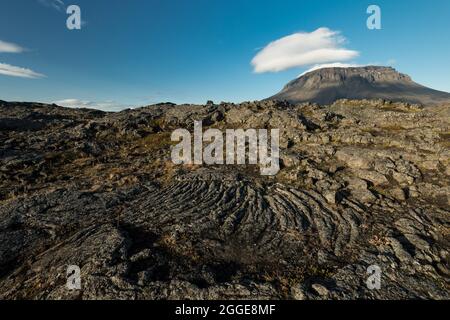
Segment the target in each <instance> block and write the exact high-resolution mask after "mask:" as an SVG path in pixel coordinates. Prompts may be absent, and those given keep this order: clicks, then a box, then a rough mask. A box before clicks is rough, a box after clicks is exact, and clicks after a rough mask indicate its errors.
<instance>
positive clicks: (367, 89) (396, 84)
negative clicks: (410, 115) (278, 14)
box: [269, 66, 450, 105]
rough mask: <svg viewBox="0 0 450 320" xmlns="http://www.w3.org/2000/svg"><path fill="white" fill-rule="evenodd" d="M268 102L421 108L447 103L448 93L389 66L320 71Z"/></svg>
mask: <svg viewBox="0 0 450 320" xmlns="http://www.w3.org/2000/svg"><path fill="white" fill-rule="evenodd" d="M269 99H274V100H287V101H289V102H291V103H301V102H315V103H319V104H331V103H333V102H334V101H336V100H339V99H385V100H390V101H403V102H409V103H417V104H422V105H436V104H441V103H448V102H450V94H449V93H447V92H442V91H437V90H433V89H430V88H427V87H425V86H422V85H420V84H417V83H415V82H414V81H412V79H411V78H410V77H409V76H407V75H405V74H402V73H399V72H397V71H396V70H395V69H393V68H390V67H377V66H367V67H354V68H324V69H319V70H315V71H311V72H309V73H306V74H304V75H302V76H301V77H299V78H297V79H295V80H293V81H291V82H289V83H288V84H287V85H286V86H285V87H284V88H283V90H282V91H281V92H279V93H278V94H276V95H274V96H272V97H271V98H269Z"/></svg>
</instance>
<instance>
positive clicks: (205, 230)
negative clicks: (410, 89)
mask: <svg viewBox="0 0 450 320" xmlns="http://www.w3.org/2000/svg"><path fill="white" fill-rule="evenodd" d="M449 115H450V113H449V107H448V106H441V107H430V108H426V109H423V108H421V107H419V106H414V105H409V104H404V103H390V102H385V101H368V100H367V101H349V100H342V101H338V102H336V103H334V104H332V105H329V106H319V105H315V104H300V105H291V104H288V103H285V102H276V101H265V102H248V103H242V104H239V105H234V104H227V103H222V104H220V105H214V104H212V103H209V104H208V105H206V106H196V105H179V106H175V105H172V104H160V105H154V106H148V107H144V108H140V109H135V110H126V111H123V112H119V113H104V112H99V111H92V110H78V109H66V108H61V107H58V106H55V105H42V104H32V103H29V104H21V103H6V102H1V103H0V298H1V299H19V298H27V299H28V298H29V299H60V298H68V299H106V298H113V299H181V298H191V299H230V298H251V299H256V298H260V299H269V298H270V299H355V298H374V299H410V298H425V299H448V298H449V297H450V296H449V274H450V271H449V270H450V267H449V240H450V239H449V227H450V216H449V211H448V208H449V202H448V200H449V199H448V195H449V186H450V184H449V179H450V171H449V159H450V157H449V154H450V145H449V139H450V135H449V132H450V130H449V121H450V120H449V119H450V117H449ZM194 120H203V124H204V127H205V128H206V127H215V128H221V129H225V128H244V129H245V128H280V129H281V135H280V139H281V160H282V170H281V171H280V172H279V173H278V175H276V176H275V177H263V176H260V175H259V170H258V168H257V167H256V166H254V165H253V166H251V165H241V166H237V165H235V166H226V165H223V166H206V165H205V166H199V165H197V166H194V165H192V166H175V165H173V164H172V162H171V160H170V147H171V142H170V133H171V132H172V130H174V129H176V128H192V126H193V121H194ZM68 265H78V266H80V268H81V277H82V278H81V279H82V289H81V290H80V291H69V290H68V289H67V288H66V269H67V266H68ZM370 265H378V266H379V267H380V268H381V270H382V278H381V280H382V282H381V289H380V290H370V289H368V287H367V286H366V280H367V277H368V274H367V268H368V267H369V266H370Z"/></svg>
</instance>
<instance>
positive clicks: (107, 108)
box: [52, 99, 129, 111]
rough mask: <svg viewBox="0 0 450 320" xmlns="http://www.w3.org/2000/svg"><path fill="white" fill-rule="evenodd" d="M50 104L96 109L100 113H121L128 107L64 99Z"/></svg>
mask: <svg viewBox="0 0 450 320" xmlns="http://www.w3.org/2000/svg"><path fill="white" fill-rule="evenodd" d="M52 103H54V104H57V105H59V106H63V107H66V108H87V109H97V110H102V111H121V110H124V109H126V108H129V107H128V106H125V105H123V104H119V103H117V102H115V101H101V102H94V101H86V100H80V99H64V100H59V101H53V102H52Z"/></svg>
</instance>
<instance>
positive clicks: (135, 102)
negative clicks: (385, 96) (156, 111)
mask: <svg viewBox="0 0 450 320" xmlns="http://www.w3.org/2000/svg"><path fill="white" fill-rule="evenodd" d="M62 1H64V2H65V3H64V4H63V3H62ZM70 4H77V5H79V6H80V8H81V14H82V19H83V21H85V23H84V24H83V26H82V29H81V30H68V29H67V28H66V19H67V17H68V15H67V14H66V13H65V10H66V7H67V6H68V5H70ZM370 4H376V5H378V6H379V7H380V8H381V12H382V29H381V30H369V29H368V28H367V27H366V20H367V17H368V15H367V13H366V9H367V7H368V6H369V5H370ZM319 28H327V29H320V30H328V31H329V33H330V34H331V35H329V37H330V39H328V40H330V41H331V42H333V41H338V40H337V39H338V38H339V37H340V38H345V40H346V41H345V43H341V42H339V43H337V42H336V43H335V46H336V48H334V49H337V50H338V49H342V50H347V51H348V52H354V53H357V55H356V54H355V55H353V56H351V57H350V58H346V61H338V60H336V61H333V62H345V63H354V64H378V65H393V66H394V67H395V68H396V69H397V70H399V71H400V72H403V73H407V74H409V75H410V76H412V78H413V79H414V80H415V81H417V82H419V83H421V84H424V85H427V86H430V87H432V88H435V89H439V90H444V91H448V92H450V77H449V74H450V59H449V58H448V57H449V56H450V41H449V40H450V1H448V0H433V1H424V0H398V1H391V0H386V1H380V0H374V1H363V0H362V1H357V0H340V1H306V0H304V1H302V0H295V1H290V0H289V1H283V0H279V1H266V0H226V1H225V0H223V1H222V0H176V1H175V0H128V1H122V0H72V1H70V3H69V2H68V0H2V1H1V2H0V41H2V42H0V66H1V64H3V67H4V68H11V66H12V67H20V68H25V69H29V70H27V71H25V72H28V75H30V74H31V75H32V78H24V77H18V76H11V75H5V74H0V99H2V100H10V101H18V100H20V101H42V102H53V101H73V102H74V103H75V102H79V103H84V104H86V106H100V107H102V108H106V109H108V108H110V109H117V108H120V107H123V106H139V105H146V104H151V103H156V102H160V101H172V102H175V103H185V102H186V103H188V102H189V103H204V102H206V100H209V99H211V100H214V101H216V102H220V101H232V102H240V101H246V100H258V99H262V98H266V97H268V96H270V95H272V94H274V93H276V92H277V91H279V90H280V89H281V87H282V86H283V85H284V84H285V83H287V82H288V81H290V80H292V79H293V78H295V77H297V76H298V75H299V74H301V73H302V72H304V71H305V70H307V69H309V68H310V67H312V66H313V65H314V64H315V63H311V64H310V65H304V64H302V63H299V64H298V65H296V66H291V67H287V68H285V69H283V70H282V71H278V72H274V71H275V70H270V67H264V66H263V65H264V63H266V62H265V61H262V62H261V66H260V71H261V70H263V71H262V72H255V69H257V68H256V66H255V65H252V64H251V61H252V60H253V59H254V58H255V56H257V55H258V53H261V50H263V49H264V48H265V47H266V46H267V45H268V44H269V43H271V42H274V41H276V40H279V39H291V38H285V37H288V36H290V35H293V34H295V33H299V32H300V36H299V38H298V39H297V40H296V41H297V43H294V44H293V45H294V46H298V45H300V46H301V45H302V41H309V40H311V39H310V38H311V37H312V36H311V34H313V35H314V33H313V32H314V31H316V30H317V29H319ZM337 32H340V33H337ZM282 41H283V40H282ZM314 41H315V38H314V39H313V42H314ZM2 43H3V51H2V50H1V48H2ZM314 43H315V42H314ZM7 45H9V47H8V46H7ZM11 45H16V46H17V47H14V48H15V49H16V50H15V49H14V48H12V49H11ZM5 48H6V49H5ZM8 48H9V49H10V50H7V49H8ZM297 49H298V48H297ZM281 50H284V49H283V48H281ZM301 50H303V49H301ZM6 51H9V52H6ZM11 51H12V52H11ZM278 53H279V51H276V50H275V51H274V52H272V53H268V55H269V56H270V54H272V55H273V54H278ZM269 58H270V57H269ZM272 58H273V57H272ZM288 58H289V57H288ZM264 59H267V55H262V56H260V59H259V60H264ZM259 60H258V61H259ZM5 65H6V66H5ZM266 66H267V63H266ZM256 71H258V70H256ZM30 72H35V73H34V74H32V73H30ZM3 73H5V72H3ZM40 75H42V76H40ZM69 99H70V100H69Z"/></svg>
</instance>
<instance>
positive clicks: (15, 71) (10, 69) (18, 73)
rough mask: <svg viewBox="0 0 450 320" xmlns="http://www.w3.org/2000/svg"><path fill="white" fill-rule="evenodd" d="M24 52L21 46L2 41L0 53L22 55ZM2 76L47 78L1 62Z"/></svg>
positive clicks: (0, 73)
mask: <svg viewBox="0 0 450 320" xmlns="http://www.w3.org/2000/svg"><path fill="white" fill-rule="evenodd" d="M24 51H25V49H24V48H22V47H21V46H19V45H18V44H15V43H11V42H6V41H2V40H0V53H21V52H24ZM0 75H5V76H10V77H20V78H29V79H36V78H42V77H45V76H44V75H43V74H40V73H37V72H35V71H33V70H31V69H27V68H22V67H17V66H13V65H10V64H7V63H1V62H0Z"/></svg>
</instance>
